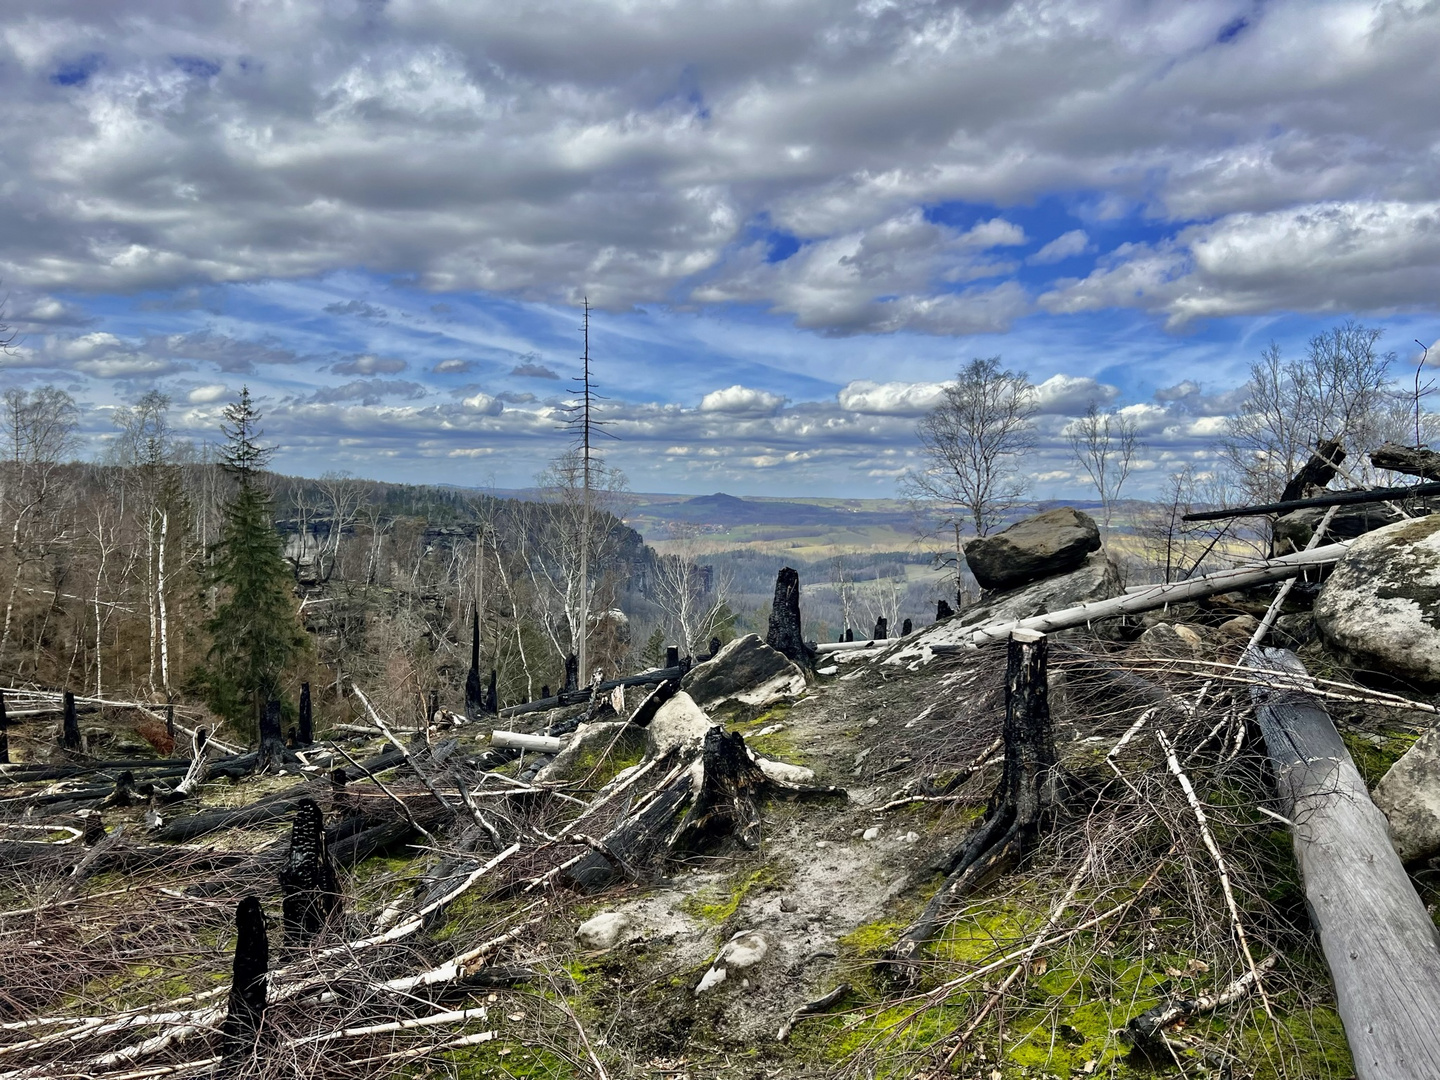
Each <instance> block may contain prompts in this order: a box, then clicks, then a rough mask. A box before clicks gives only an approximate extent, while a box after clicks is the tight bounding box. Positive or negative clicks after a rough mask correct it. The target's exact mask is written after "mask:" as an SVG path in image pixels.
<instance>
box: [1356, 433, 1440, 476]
mask: <svg viewBox="0 0 1440 1080" xmlns="http://www.w3.org/2000/svg"><path fill="white" fill-rule="evenodd" d="M1370 464H1372V465H1374V466H1375V467H1376V468H1377V469H1388V470H1389V471H1390V472H1398V473H1405V474H1406V475H1408V476H1419V477H1422V478H1423V479H1425V480H1440V454H1437V453H1436V452H1435V451H1434V450H1429V449H1427V448H1425V447H1423V446H1401V445H1400V444H1399V443H1392V442H1387V443H1386V444H1385V445H1384V446H1382V447H1380V448H1379V449H1378V450H1371V451H1370Z"/></svg>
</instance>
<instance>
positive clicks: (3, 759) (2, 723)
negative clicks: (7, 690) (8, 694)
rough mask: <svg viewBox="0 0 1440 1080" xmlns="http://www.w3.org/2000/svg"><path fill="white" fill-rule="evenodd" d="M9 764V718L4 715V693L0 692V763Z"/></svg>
mask: <svg viewBox="0 0 1440 1080" xmlns="http://www.w3.org/2000/svg"><path fill="white" fill-rule="evenodd" d="M9 764H10V719H9V717H7V716H6V715H5V695H4V693H0V765H9Z"/></svg>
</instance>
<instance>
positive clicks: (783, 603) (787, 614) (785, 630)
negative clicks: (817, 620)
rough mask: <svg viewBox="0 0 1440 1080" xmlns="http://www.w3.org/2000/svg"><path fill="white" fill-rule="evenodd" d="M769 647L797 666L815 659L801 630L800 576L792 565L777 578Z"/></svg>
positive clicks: (768, 636)
mask: <svg viewBox="0 0 1440 1080" xmlns="http://www.w3.org/2000/svg"><path fill="white" fill-rule="evenodd" d="M765 644H766V645H769V646H770V647H771V648H772V649H777V650H779V651H780V652H782V653H784V654H785V655H786V656H788V657H789V658H790V659H791V660H794V661H795V662H796V663H797V664H801V665H805V666H808V665H810V664H811V663H812V662H813V661H814V659H815V657H814V654H812V653H811V652H810V646H808V645H807V644H806V643H805V636H804V634H802V633H801V631H800V575H799V573H798V572H796V571H795V570H794V569H792V568H791V567H789V566H786V567H782V568H781V570H780V573H779V574H777V575H776V576H775V601H774V603H773V604H772V605H771V607H770V628H769V630H768V632H767V633H766V634H765Z"/></svg>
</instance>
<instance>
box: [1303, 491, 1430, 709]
mask: <svg viewBox="0 0 1440 1080" xmlns="http://www.w3.org/2000/svg"><path fill="white" fill-rule="evenodd" d="M1315 624H1316V626H1317V627H1318V628H1319V630H1320V633H1321V634H1322V635H1323V636H1324V638H1325V641H1326V643H1327V644H1329V645H1330V646H1331V647H1332V648H1333V649H1335V650H1336V651H1337V652H1339V653H1340V654H1341V655H1342V656H1343V657H1344V658H1345V659H1346V660H1347V661H1349V662H1350V663H1352V664H1354V665H1355V666H1357V667H1360V668H1365V669H1369V670H1373V671H1382V672H1385V673H1386V674H1387V675H1391V676H1394V677H1396V678H1400V679H1405V680H1408V681H1410V682H1415V683H1420V684H1423V685H1436V684H1440V514H1432V515H1431V516H1429V517H1423V518H1416V519H1414V520H1411V521H1402V522H1400V523H1398V524H1395V525H1390V526H1387V527H1386V528H1383V529H1380V530H1378V531H1376V532H1372V533H1367V534H1366V535H1365V536H1362V537H1360V538H1359V539H1358V540H1356V541H1355V542H1354V543H1353V544H1352V545H1351V547H1350V550H1349V551H1347V552H1346V553H1345V555H1344V557H1343V558H1342V559H1341V560H1340V561H1339V562H1338V563H1336V565H1335V569H1334V571H1333V572H1332V573H1331V575H1330V577H1329V579H1328V580H1327V581H1326V582H1325V586H1324V587H1323V588H1322V589H1321V590H1320V595H1319V596H1318V597H1317V598H1316V600H1315Z"/></svg>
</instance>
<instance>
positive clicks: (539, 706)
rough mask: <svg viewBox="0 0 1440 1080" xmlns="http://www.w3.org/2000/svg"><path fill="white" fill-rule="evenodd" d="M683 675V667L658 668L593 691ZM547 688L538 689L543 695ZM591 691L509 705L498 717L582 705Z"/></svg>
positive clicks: (607, 683) (543, 697)
mask: <svg viewBox="0 0 1440 1080" xmlns="http://www.w3.org/2000/svg"><path fill="white" fill-rule="evenodd" d="M684 674H685V669H684V668H683V667H673V668H660V669H658V670H656V671H642V672H640V673H639V674H638V675H626V676H625V677H624V678H622V679H609V680H607V681H605V682H602V683H598V684H597V685H596V686H595V688H594V690H595V692H596V693H601V694H603V693H605V692H606V691H607V690H614V689H615V688H616V687H617V686H651V685H654V684H655V683H663V682H664V681H665V680H666V679H678V678H680V677H681V676H682V675H684ZM548 689H549V687H544V686H542V687H541V688H540V691H541V694H542V695H543V694H544V693H545V691H546V690H548ZM591 696H592V694H591V690H590V689H589V688H588V687H587V688H586V689H584V690H574V691H567V692H565V693H562V694H557V695H555V696H554V697H550V696H548V695H546V696H542V697H540V698H538V699H536V700H535V701H527V702H526V703H525V704H523V705H511V706H510V707H508V708H505V709H501V710H500V716H501V717H502V718H503V719H508V718H510V717H512V716H523V715H525V714H526V713H533V712H545V711H546V710H549V709H558V708H560V707H562V706H565V705H583V704H584V703H585V702H587V701H589V700H590V699H591Z"/></svg>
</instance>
